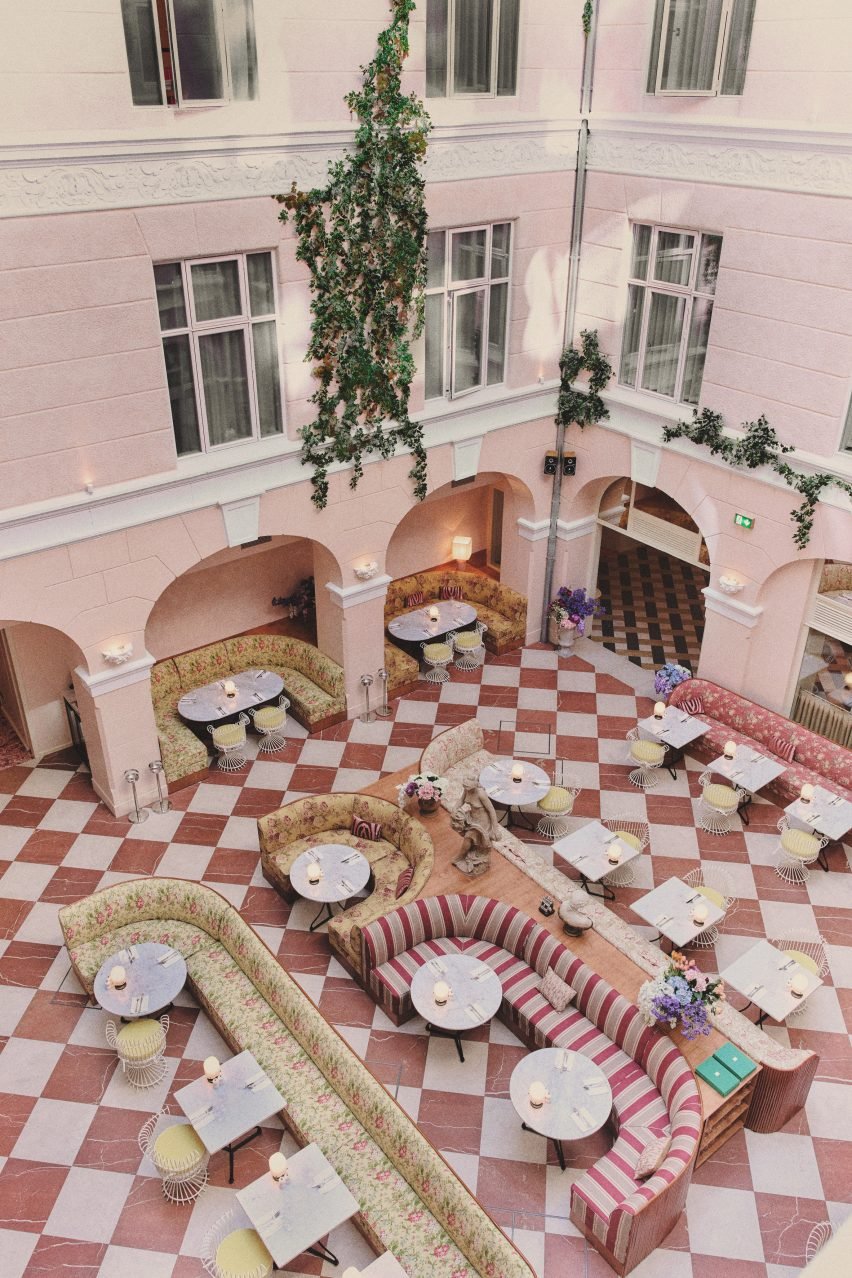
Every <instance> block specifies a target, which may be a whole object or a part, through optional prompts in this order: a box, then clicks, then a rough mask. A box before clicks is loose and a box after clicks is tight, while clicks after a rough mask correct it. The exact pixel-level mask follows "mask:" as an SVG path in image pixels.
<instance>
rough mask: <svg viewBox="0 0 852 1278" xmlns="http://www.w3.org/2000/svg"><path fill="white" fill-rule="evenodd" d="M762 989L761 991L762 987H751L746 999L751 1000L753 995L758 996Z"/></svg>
mask: <svg viewBox="0 0 852 1278" xmlns="http://www.w3.org/2000/svg"><path fill="white" fill-rule="evenodd" d="M762 989H763V986H762V985H755V986H753V987H752V988H751V989H750V990H749V991H748V993H747V994H746V998H751V997H752V996H753V995H754V994H758V993H759V992H760V991H761V990H762Z"/></svg>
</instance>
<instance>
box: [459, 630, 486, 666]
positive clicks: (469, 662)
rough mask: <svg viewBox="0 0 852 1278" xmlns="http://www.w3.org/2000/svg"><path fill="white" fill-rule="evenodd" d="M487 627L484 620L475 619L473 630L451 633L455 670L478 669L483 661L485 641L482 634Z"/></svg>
mask: <svg viewBox="0 0 852 1278" xmlns="http://www.w3.org/2000/svg"><path fill="white" fill-rule="evenodd" d="M487 629H488V627H487V626H486V624H485V622H484V621H477V623H476V625H475V626H474V628H473V630H460V631H459V632H458V634H456V635H453V652H454V653H455V660H454V662H453V665H454V666H455V668H456V670H478V669H479V667H480V666H481V665H484V663H485V641H484V639H483V638H482V636H483V635H484V634H485V631H486V630H487Z"/></svg>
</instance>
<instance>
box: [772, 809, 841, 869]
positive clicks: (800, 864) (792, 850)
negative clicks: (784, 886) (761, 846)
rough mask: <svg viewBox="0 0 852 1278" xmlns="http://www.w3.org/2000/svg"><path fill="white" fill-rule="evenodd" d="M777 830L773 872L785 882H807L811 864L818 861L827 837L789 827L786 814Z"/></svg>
mask: <svg viewBox="0 0 852 1278" xmlns="http://www.w3.org/2000/svg"><path fill="white" fill-rule="evenodd" d="M778 831H779V833H780V835H781V838H780V839H779V841H778V847H777V848H776V849H775V873H776V874H777V875H778V877H779V878H781V879H783V880H784V882H785V883H807V881H808V876H809V875H810V872H811V866H812V865H813V863H814V861H820V859H821V855H822V850H823V848H824V847H825V845H826V844H827V843H828V838H827V837H826V836H825V835H822V834H812V833H811V832H810V831H809V830H799V829H795V828H793V827H791V826H790V825H789V824H788V821H787V817H786V815H785V816H782V817H781V819H780V820H779V822H778ZM823 868H825V867H823Z"/></svg>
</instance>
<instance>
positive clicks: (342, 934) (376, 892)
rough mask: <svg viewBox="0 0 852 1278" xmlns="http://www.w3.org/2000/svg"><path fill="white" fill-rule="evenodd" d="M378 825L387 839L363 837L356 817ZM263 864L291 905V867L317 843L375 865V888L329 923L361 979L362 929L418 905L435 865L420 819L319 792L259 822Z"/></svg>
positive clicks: (364, 798) (383, 803)
mask: <svg viewBox="0 0 852 1278" xmlns="http://www.w3.org/2000/svg"><path fill="white" fill-rule="evenodd" d="M356 817H357V818H358V819H360V820H363V821H378V822H379V823H380V824H381V838H379V839H358V838H356V837H355V835H354V834H352V832H351V831H352V821H353V819H354V818H356ZM257 830H258V838H259V840H260V866H261V870H262V871H263V875H264V878H266V879H267V880H268V882H270V883H271V884H272V886H273V887H274V888H275V890H276V891H277V892H280V893H281V895H282V896H283V897H285V898H286V899H287V900H288V901H293V900H295V899H296V892H295V890H294V889H293V887H292V886H291V883H290V869H291V867H292V865H293V862H294V861H295V860H296V857H297V856H299V855H300V853H302V852H304V851H306V849H307V848H310V847H313V846H314V845H315V844H317V843H347V844H351V846H352V847H354V848H357V849H358V851H359V852H362V853H363V854H364V856H365V857H366V858H367V860H368V861H369V862H370V868H371V870H372V874H373V890H372V892H371V893H370V895H369V896H368V897H366V898H365V899H364V900H361V901H358V902H357V904H355V905H353V906H352V907H351V908H350V909H348V910H344V911H343V912H342V913H341V914H336V915H335V916H334V918H332V919H331V921H330V922H329V925H328V939H329V944H330V945H331V947H332V949H333V950H334V951H335V953H336V954H337V957H338V958H339V959H340V960H341V962H342V963H343V964H344V966H346V967H348V968H349V970H350V971H351V972H353V973H354V975H355V976H356V977H360V975H361V955H362V944H361V930H362V928H363V927H365V926H366V925H367V924H368V923H372V922H373V920H374V919H377V918H379V916H380V915H382V914H385V913H387V911H388V910H391V909H393V908H394V906H396V905H404V904H406V903H407V902H408V901H413V900H414V898H415V897H416V896H417V895H418V893H419V892H422V890H423V888H424V887H425V886H426V883H427V881H428V879H429V875H430V874H431V873H432V866H433V864H434V861H435V851H434V847H433V845H432V839H431V838H430V836H429V832H428V831H427V829H426V828H425V826H424V825H423V824H422V823H421V822H420V821H418V820H417V819H416V818H415V817H411V816H408V814H407V813H405V812H402V811H401V810H400V809H399V808H398V807H397V805H396V804H395V803H388V801H387V799H378V798H375V797H373V796H371V795H368V794H343V793H341V794H318V795H312V796H310V797H308V798H305V799H295V800H294V801H293V802H292V803H287V804H285V805H284V807H283V808H279V809H278V811H277V812H270V813H269V814H268V816H264V817H261V818H260V819H259V821H258V823H257ZM409 866H410V867H411V868H412V869H413V871H414V873H413V875H412V877H411V882H410V883H409V884H408V886H407V888H406V889H405V891H404V892H402V893H401V894H400V896H399V897H397V894H396V893H397V882H398V880H399V876H400V874H401V873H402V872H403V870H406V869H408V868H409Z"/></svg>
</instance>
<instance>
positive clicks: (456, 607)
mask: <svg viewBox="0 0 852 1278" xmlns="http://www.w3.org/2000/svg"><path fill="white" fill-rule="evenodd" d="M433 608H435V609H437V611H438V620H437V621H432V620H431V619H430V617H429V613H430V612H431V610H432V609H433ZM474 621H476V609H475V608H474V607H472V605H471V604H469V603H465V602H464V600H463V599H441V600H439V601H435V602H434V603H429V604H424V606H423V607H422V608H417V609H416V610H415V611H414V612H404V613H403V614H402V615H401V616H399V617H394V619H393V621H390V622H388V632H389V634H390V635H391V637H392V638H393V639H401V640H402V642H403V643H429V642H431V641H432V640H436V639H441V638H443V636H444V635H446V634H449V632H450V631H451V630H463V629H464V628H465V627H466V626H471V625H473V623H474Z"/></svg>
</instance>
